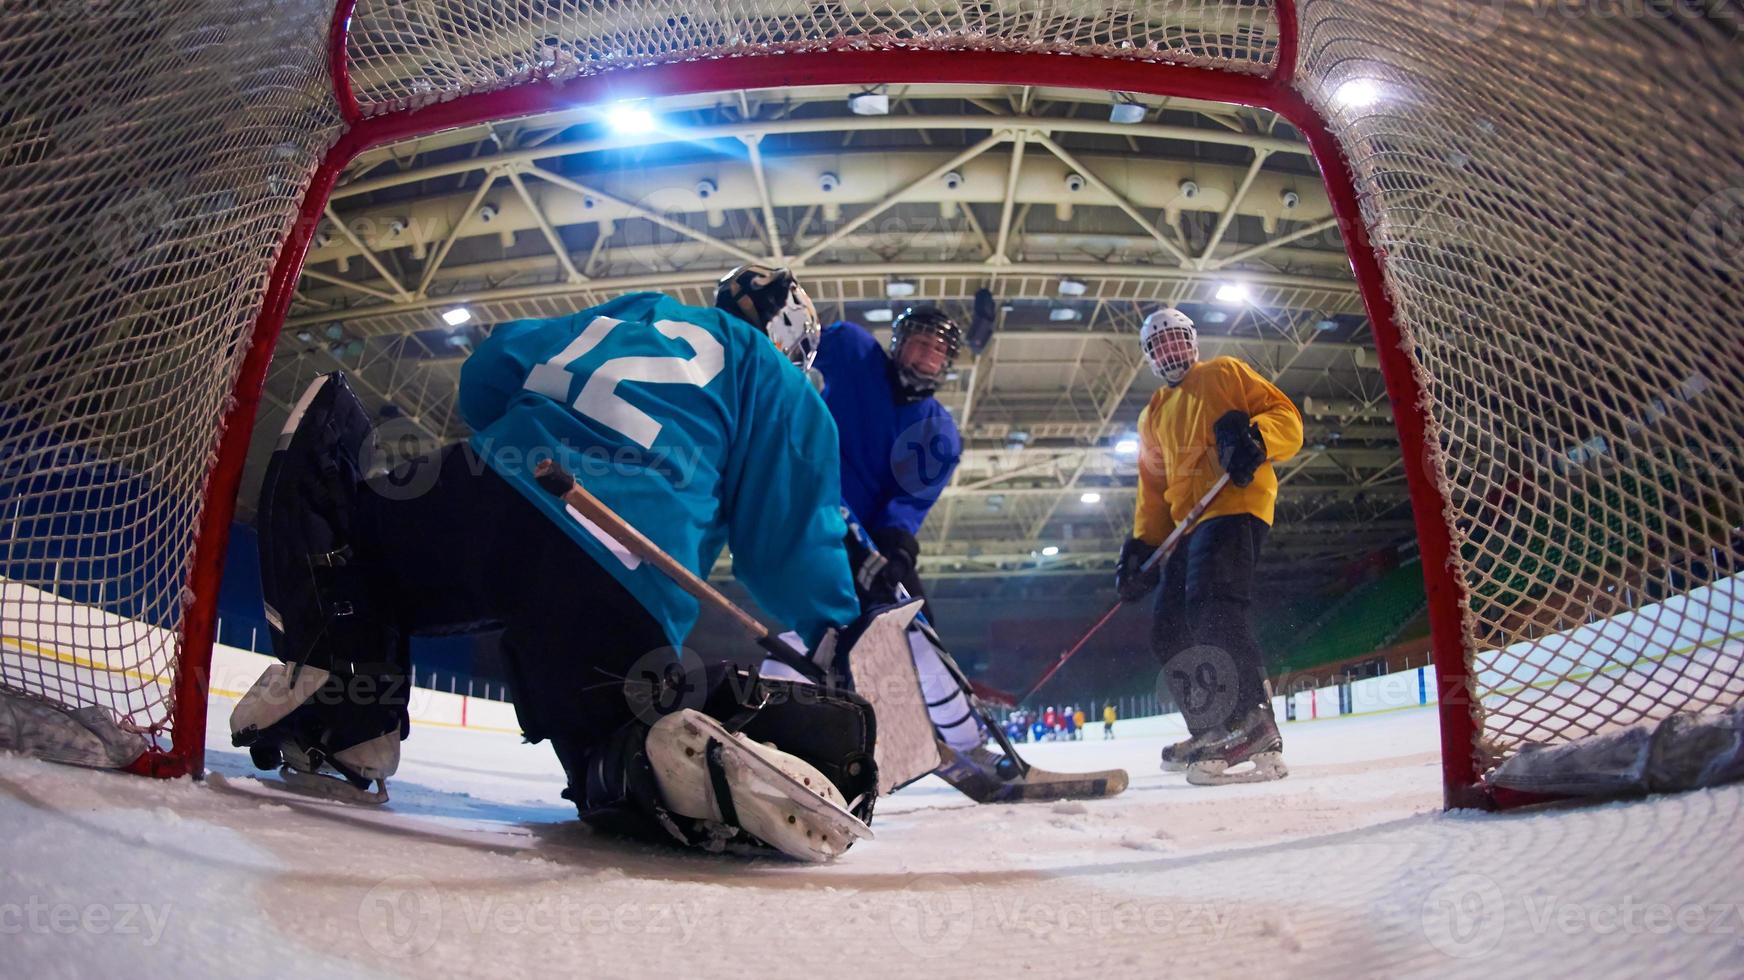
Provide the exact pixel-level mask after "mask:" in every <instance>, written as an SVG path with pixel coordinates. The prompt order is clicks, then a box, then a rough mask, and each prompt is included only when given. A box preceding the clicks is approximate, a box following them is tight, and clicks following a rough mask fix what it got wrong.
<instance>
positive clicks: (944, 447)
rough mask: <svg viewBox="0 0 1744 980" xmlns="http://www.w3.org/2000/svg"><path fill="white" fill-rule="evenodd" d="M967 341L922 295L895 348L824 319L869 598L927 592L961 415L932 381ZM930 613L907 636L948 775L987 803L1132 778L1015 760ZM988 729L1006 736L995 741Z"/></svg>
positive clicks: (897, 333) (858, 578)
mask: <svg viewBox="0 0 1744 980" xmlns="http://www.w3.org/2000/svg"><path fill="white" fill-rule="evenodd" d="M962 340H963V331H962V329H961V328H960V327H959V326H958V325H957V323H956V321H955V320H953V319H951V317H950V316H949V315H948V314H946V313H945V312H944V311H942V310H940V309H937V308H936V307H930V306H923V307H918V308H914V309H910V310H907V311H905V312H904V313H903V314H902V315H901V316H900V317H898V318H897V319H896V322H895V323H894V324H892V325H891V337H890V352H889V353H888V354H886V353H885V351H884V349H883V348H882V347H880V346H879V344H878V342H877V340H876V339H874V338H873V336H872V335H871V334H870V333H868V332H867V331H866V330H865V328H863V327H861V326H859V325H858V324H854V323H846V322H843V323H837V324H834V325H832V326H830V327H828V328H826V329H825V330H824V331H823V336H822V338H821V340H820V341H819V345H818V356H817V362H816V367H817V369H818V370H819V371H820V372H821V373H822V374H823V377H824V389H823V395H824V402H825V404H827V405H828V406H829V408H830V414H831V415H833V416H834V417H835V420H836V428H837V430H838V431H839V432H840V434H841V452H842V500H843V502H844V503H845V505H846V506H847V507H848V509H849V510H850V511H851V512H852V515H853V516H854V518H856V520H857V521H858V523H859V525H860V526H859V527H857V528H855V529H854V530H856V531H863V533H858V534H855V533H851V534H850V536H849V538H848V541H847V545H848V556H849V561H850V562H851V563H853V565H854V571H855V574H854V580H855V585H856V586H857V587H858V588H859V589H860V600H861V603H862V605H863V606H866V607H868V608H872V607H875V606H878V605H880V604H883V603H887V602H890V601H892V599H893V597H894V596H896V595H897V594H898V590H899V589H900V590H901V591H903V592H906V593H907V594H908V595H910V596H919V597H924V596H925V591H924V588H923V586H922V583H921V580H920V576H919V574H918V573H917V571H916V565H917V562H918V559H919V557H920V545H919V542H918V540H917V535H918V534H919V532H920V526H921V523H922V522H923V521H924V520H925V519H926V515H927V512H928V511H929V510H930V509H931V508H932V506H933V504H935V503H936V502H937V501H938V499H939V494H940V493H941V492H943V491H944V489H945V487H946V486H948V485H949V484H950V481H951V474H952V472H953V471H954V470H955V469H956V466H957V462H958V460H959V459H960V458H961V456H962V452H963V444H962V439H961V437H960V436H959V435H958V433H957V425H956V423H955V422H954V421H953V420H952V419H951V413H950V412H949V411H947V410H946V409H945V407H944V406H943V405H941V404H939V402H938V399H936V398H934V397H933V392H934V391H936V390H937V388H938V386H939V383H940V382H941V381H943V380H944V378H945V375H946V373H947V372H949V371H950V369H951V365H952V362H953V361H954V360H955V359H956V356H957V352H958V349H959V348H960V347H961V346H962ZM926 617H927V621H920V620H917V621H916V624H915V625H914V626H913V627H912V628H911V629H910V630H909V633H908V644H909V650H910V652H911V653H912V655H913V658H914V666H915V671H916V674H917V675H918V678H919V680H920V685H921V694H922V696H923V698H924V700H925V701H926V704H927V713H928V715H929V716H930V718H931V720H932V724H933V729H934V731H935V732H936V733H937V735H938V740H939V755H940V758H941V759H942V760H943V763H944V764H943V765H942V766H941V767H940V768H939V769H938V775H939V776H941V777H942V778H943V779H944V780H945V781H946V782H949V783H950V784H951V785H953V786H955V787H957V789H959V790H961V791H962V792H963V793H965V794H966V795H968V796H970V797H971V798H973V799H975V800H978V801H981V802H1012V801H1018V800H1057V799H1061V798H1066V797H1092V796H1112V795H1114V794H1115V793H1119V792H1120V791H1121V790H1123V789H1124V788H1125V787H1126V774H1125V773H1124V772H1120V771H1118V770H1111V771H1107V772H1097V773H1053V772H1046V771H1043V770H1040V769H1036V768H1034V767H1032V766H1030V765H1028V764H1027V763H1025V762H1024V761H1023V760H1022V759H1020V758H1019V757H1018V755H1017V752H1016V749H1015V748H1013V747H1012V746H1011V744H1010V740H1009V738H1007V737H1006V736H1005V732H1004V729H1002V728H1001V727H1000V726H999V725H998V723H997V722H996V721H994V720H993V719H992V718H991V717H990V716H989V715H988V714H987V712H986V711H985V709H983V708H981V707H980V706H979V705H978V704H977V703H976V701H975V699H974V697H973V694H972V692H971V691H970V690H969V687H968V684H967V682H966V679H965V678H964V676H963V674H962V672H961V671H960V670H959V669H957V667H956V664H955V662H954V661H952V660H951V656H950V654H949V652H947V651H946V650H945V647H944V645H943V643H942V642H941V641H940V640H939V634H938V632H937V631H936V626H937V617H936V616H934V615H933V610H932V608H931V605H930V604H929V605H928V607H927V608H926ZM989 739H992V740H994V741H997V742H999V743H1000V747H999V750H998V751H995V750H993V749H990V748H988V746H987V743H988V741H989Z"/></svg>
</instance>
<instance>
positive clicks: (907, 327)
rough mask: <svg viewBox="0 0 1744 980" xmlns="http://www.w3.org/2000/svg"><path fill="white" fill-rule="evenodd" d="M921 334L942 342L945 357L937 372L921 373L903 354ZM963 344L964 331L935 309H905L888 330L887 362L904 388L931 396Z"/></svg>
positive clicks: (909, 357)
mask: <svg viewBox="0 0 1744 980" xmlns="http://www.w3.org/2000/svg"><path fill="white" fill-rule="evenodd" d="M923 335H924V336H929V337H937V338H938V339H939V340H940V341H942V342H943V346H944V358H943V360H942V361H941V362H940V364H939V366H938V368H937V369H936V370H931V371H926V370H922V369H921V368H920V367H919V366H918V365H916V364H915V363H914V358H913V356H912V355H905V353H904V350H903V349H904V347H905V346H907V345H908V342H909V341H910V339H912V338H915V337H919V336H923ZM962 345H963V329H962V328H961V327H959V326H957V323H956V321H955V320H952V319H951V318H950V317H949V316H948V315H946V314H945V312H944V311H943V310H940V309H938V308H936V307H931V306H923V307H921V308H919V309H908V310H904V311H903V314H902V315H901V316H899V317H897V318H896V323H894V324H893V325H892V326H891V328H890V359H891V361H893V362H894V363H895V364H896V370H897V374H898V375H900V376H901V379H902V382H903V384H904V386H906V387H907V388H909V389H910V390H911V391H914V392H920V393H926V394H931V393H932V391H933V390H934V389H935V388H937V387H938V386H939V382H940V381H943V380H944V377H945V372H946V371H949V370H950V368H951V365H952V364H953V363H954V362H955V361H956V360H957V351H958V350H960V349H961V348H962Z"/></svg>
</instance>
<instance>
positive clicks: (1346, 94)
mask: <svg viewBox="0 0 1744 980" xmlns="http://www.w3.org/2000/svg"><path fill="white" fill-rule="evenodd" d="M1332 98H1333V101H1335V102H1337V103H1338V104H1339V105H1341V106H1344V107H1345V108H1346V109H1365V108H1367V107H1369V106H1372V105H1374V104H1375V103H1376V102H1379V101H1381V86H1380V85H1379V83H1377V82H1376V81H1375V80H1374V79H1372V78H1353V79H1351V80H1350V81H1348V82H1345V83H1344V84H1343V85H1340V86H1339V87H1338V90H1337V91H1336V92H1334V93H1332Z"/></svg>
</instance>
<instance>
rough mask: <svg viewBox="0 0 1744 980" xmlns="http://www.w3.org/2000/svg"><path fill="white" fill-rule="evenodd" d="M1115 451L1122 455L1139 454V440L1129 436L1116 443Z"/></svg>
mask: <svg viewBox="0 0 1744 980" xmlns="http://www.w3.org/2000/svg"><path fill="white" fill-rule="evenodd" d="M1114 451H1115V452H1117V453H1119V454H1120V455H1122V456H1137V455H1138V440H1137V439H1134V438H1132V437H1131V436H1128V437H1127V438H1125V439H1122V440H1120V441H1119V442H1116V443H1115V444H1114Z"/></svg>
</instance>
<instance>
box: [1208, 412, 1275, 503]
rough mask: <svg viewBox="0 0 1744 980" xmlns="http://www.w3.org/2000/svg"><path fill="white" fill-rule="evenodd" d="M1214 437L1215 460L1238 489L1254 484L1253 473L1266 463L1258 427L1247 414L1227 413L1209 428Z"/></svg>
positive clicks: (1264, 442)
mask: <svg viewBox="0 0 1744 980" xmlns="http://www.w3.org/2000/svg"><path fill="white" fill-rule="evenodd" d="M1212 431H1213V432H1215V433H1216V435H1217V461H1218V462H1219V463H1221V464H1223V471H1224V472H1225V473H1228V474H1229V480H1230V482H1231V483H1234V484H1235V485H1236V486H1238V487H1245V486H1247V485H1248V484H1250V483H1252V482H1253V478H1254V473H1255V472H1256V471H1257V470H1259V468H1260V464H1261V463H1264V462H1265V461H1266V440H1265V438H1264V437H1262V436H1261V435H1260V427H1259V426H1257V425H1254V424H1253V422H1252V421H1251V420H1250V419H1249V418H1248V417H1247V413H1246V412H1239V411H1229V412H1225V413H1223V417H1222V418H1220V419H1218V420H1217V424H1216V425H1213V426H1212Z"/></svg>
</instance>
